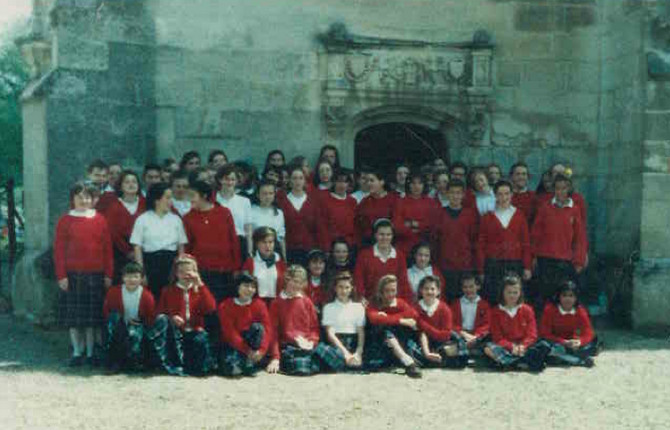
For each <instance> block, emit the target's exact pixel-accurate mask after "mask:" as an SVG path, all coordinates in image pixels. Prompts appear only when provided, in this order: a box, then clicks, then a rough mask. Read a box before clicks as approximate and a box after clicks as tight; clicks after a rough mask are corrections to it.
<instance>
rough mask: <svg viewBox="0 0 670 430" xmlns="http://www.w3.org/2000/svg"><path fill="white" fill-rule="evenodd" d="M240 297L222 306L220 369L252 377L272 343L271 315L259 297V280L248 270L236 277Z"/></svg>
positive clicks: (231, 374) (229, 374)
mask: <svg viewBox="0 0 670 430" xmlns="http://www.w3.org/2000/svg"><path fill="white" fill-rule="evenodd" d="M235 286H236V289H237V297H231V298H228V299H226V300H224V301H223V302H222V303H221V304H220V305H219V311H218V314H219V323H220V324H221V330H220V332H221V343H222V344H223V345H224V346H223V348H222V349H221V354H220V356H219V370H220V371H221V373H222V374H223V375H225V376H243V375H246V376H252V375H254V374H255V373H256V372H257V371H258V370H260V369H261V366H262V362H263V360H264V359H265V358H266V354H267V352H268V348H269V346H270V339H271V337H272V336H271V334H270V315H269V314H268V310H267V307H266V306H265V302H264V301H263V300H261V299H259V298H258V296H257V295H256V291H257V290H258V282H257V281H256V278H254V277H253V276H251V275H250V274H249V273H247V272H242V273H241V274H240V275H238V276H237V278H236V279H235Z"/></svg>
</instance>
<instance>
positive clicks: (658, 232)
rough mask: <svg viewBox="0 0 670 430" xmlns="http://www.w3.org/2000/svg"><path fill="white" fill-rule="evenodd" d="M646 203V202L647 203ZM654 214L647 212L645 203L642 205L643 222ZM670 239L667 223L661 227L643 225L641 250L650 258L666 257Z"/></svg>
mask: <svg viewBox="0 0 670 430" xmlns="http://www.w3.org/2000/svg"><path fill="white" fill-rule="evenodd" d="M645 205H646V203H645ZM649 216H653V215H648V214H646V213H645V208H644V205H643V207H642V222H644V220H645V219H646V218H647V217H649ZM669 241H670V231H668V228H667V224H666V225H665V226H664V227H663V228H661V229H650V228H647V227H646V226H644V224H643V225H642V229H641V231H640V252H641V253H642V255H644V256H646V257H649V258H666V257H667V254H668V242H669Z"/></svg>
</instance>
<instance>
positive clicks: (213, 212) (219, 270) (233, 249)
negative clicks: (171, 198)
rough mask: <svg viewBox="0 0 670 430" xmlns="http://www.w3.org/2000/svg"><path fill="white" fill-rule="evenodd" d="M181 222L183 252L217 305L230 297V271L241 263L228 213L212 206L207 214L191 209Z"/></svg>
mask: <svg viewBox="0 0 670 430" xmlns="http://www.w3.org/2000/svg"><path fill="white" fill-rule="evenodd" d="M183 221H184V229H185V231H186V237H187V238H188V244H187V245H186V252H188V253H189V254H191V255H193V256H194V257H195V258H196V260H197V261H198V269H199V270H200V274H201V275H202V279H203V282H204V283H205V284H206V285H207V286H208V287H209V289H210V291H211V292H212V294H214V298H215V299H216V301H217V303H218V302H220V301H221V300H223V299H224V298H228V297H232V296H233V295H234V293H233V291H232V283H233V272H236V271H238V270H239V269H240V266H241V265H242V262H241V256H240V247H239V245H238V239H237V234H236V232H235V223H234V221H233V216H232V215H231V214H230V211H229V210H228V209H226V208H224V207H223V206H219V205H218V204H216V203H215V204H214V205H213V207H212V208H211V209H210V210H207V211H201V210H197V209H191V211H190V212H189V213H187V214H186V215H185V216H184V219H183Z"/></svg>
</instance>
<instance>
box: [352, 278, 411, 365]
mask: <svg viewBox="0 0 670 430" xmlns="http://www.w3.org/2000/svg"><path fill="white" fill-rule="evenodd" d="M365 314H366V317H367V319H368V326H367V328H368V331H367V332H366V335H365V338H366V349H365V351H364V352H363V353H364V357H363V363H364V365H365V367H366V368H367V369H370V370H379V369H383V368H387V367H390V366H393V365H395V364H396V363H400V364H401V365H402V366H403V367H404V368H405V372H406V374H407V376H409V377H410V378H420V377H421V369H419V366H418V364H417V363H416V362H415V361H414V359H413V358H412V356H411V355H410V354H408V353H407V351H408V341H409V340H410V339H411V338H412V336H413V335H414V332H415V331H416V330H417V328H418V325H417V318H418V316H417V313H416V311H415V310H414V309H413V308H412V306H411V305H410V304H408V303H407V302H406V301H404V300H403V299H401V298H400V297H398V278H396V277H395V276H394V275H384V276H382V278H381V279H380V280H379V282H378V283H377V291H376V294H375V297H374V300H373V301H372V302H371V303H370V304H369V305H368V306H367V309H366V311H365Z"/></svg>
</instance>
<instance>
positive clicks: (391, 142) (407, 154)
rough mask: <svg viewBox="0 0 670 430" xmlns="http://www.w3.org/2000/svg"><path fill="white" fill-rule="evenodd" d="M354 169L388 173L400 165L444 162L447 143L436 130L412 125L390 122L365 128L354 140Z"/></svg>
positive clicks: (446, 160) (415, 165)
mask: <svg viewBox="0 0 670 430" xmlns="http://www.w3.org/2000/svg"><path fill="white" fill-rule="evenodd" d="M355 145H356V146H355V153H354V156H355V165H356V168H360V167H361V166H369V167H375V168H381V169H384V171H386V172H388V173H391V172H392V171H394V169H395V167H396V166H397V165H398V164H400V163H407V164H408V165H409V166H410V167H414V168H418V167H420V166H423V165H424V164H426V163H432V162H433V161H434V160H435V159H436V158H442V159H443V160H444V161H445V162H447V163H448V162H449V160H448V159H447V142H446V140H445V138H444V135H443V134H442V133H440V132H438V131H436V130H432V129H430V128H428V127H424V126H421V125H417V124H412V123H404V122H389V123H384V124H377V125H374V126H371V127H368V128H365V129H363V130H361V131H360V132H358V134H356V138H355Z"/></svg>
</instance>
